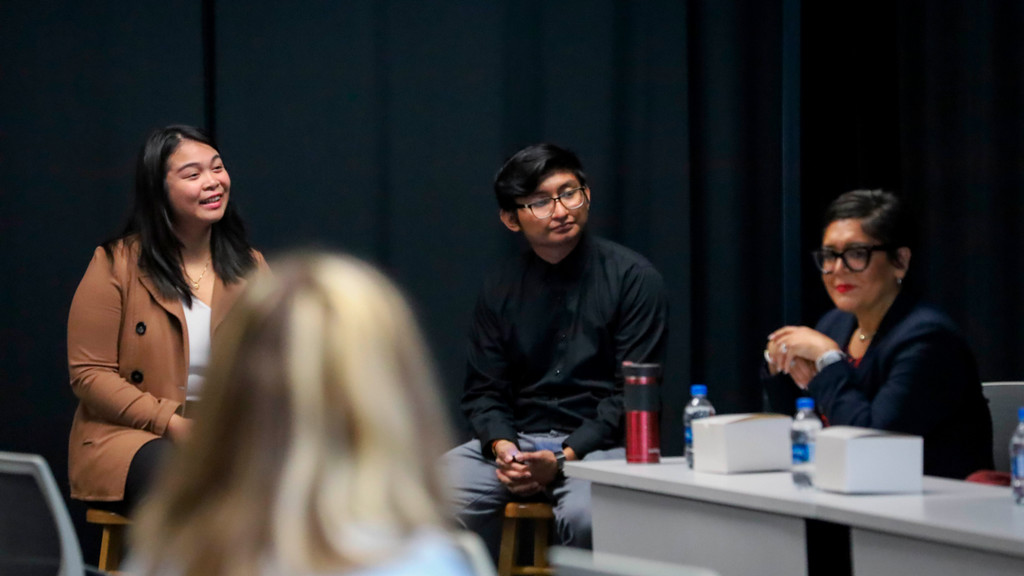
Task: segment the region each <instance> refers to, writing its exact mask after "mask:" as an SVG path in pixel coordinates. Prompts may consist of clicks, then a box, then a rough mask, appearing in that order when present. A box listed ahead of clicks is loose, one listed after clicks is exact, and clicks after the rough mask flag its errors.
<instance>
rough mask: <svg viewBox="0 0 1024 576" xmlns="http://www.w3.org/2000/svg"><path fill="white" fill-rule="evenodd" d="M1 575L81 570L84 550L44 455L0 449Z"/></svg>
mask: <svg viewBox="0 0 1024 576" xmlns="http://www.w3.org/2000/svg"><path fill="white" fill-rule="evenodd" d="M0 502H3V512H2V513H0V574H25V575H31V574H47V575H52V574H57V575H58V576H80V575H82V574H84V567H83V564H82V549H81V548H79V545H78V536H77V535H76V534H75V528H74V526H73V525H72V524H71V515H70V514H68V509H67V506H66V505H65V503H64V499H63V498H62V497H61V494H60V490H59V489H58V488H57V482H56V481H55V480H54V479H53V473H52V472H50V466H49V465H48V464H47V463H46V460H43V458H42V457H41V456H39V455H36V454H18V453H14V452H0Z"/></svg>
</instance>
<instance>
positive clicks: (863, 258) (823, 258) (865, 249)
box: [811, 244, 889, 274]
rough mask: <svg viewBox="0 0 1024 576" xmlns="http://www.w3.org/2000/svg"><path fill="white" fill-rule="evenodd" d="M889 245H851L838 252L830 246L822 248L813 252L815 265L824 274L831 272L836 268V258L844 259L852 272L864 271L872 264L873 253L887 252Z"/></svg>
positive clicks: (844, 262) (847, 267)
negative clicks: (829, 247)
mask: <svg viewBox="0 0 1024 576" xmlns="http://www.w3.org/2000/svg"><path fill="white" fill-rule="evenodd" d="M887 250H889V246H887V245H885V244H878V245H877V246H851V247H849V248H847V249H846V250H843V251H842V252H836V251H835V250H830V249H828V248H820V249H818V250H815V251H814V252H811V257H812V258H814V265H815V266H817V267H818V270H821V273H822V274H831V273H832V272H834V271H835V269H836V260H842V261H843V266H846V269H847V270H849V271H850V272H863V271H864V270H866V269H867V267H868V266H869V265H870V264H871V254H873V253H875V252H885V251H887Z"/></svg>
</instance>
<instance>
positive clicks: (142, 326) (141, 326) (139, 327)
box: [135, 322, 146, 336]
mask: <svg viewBox="0 0 1024 576" xmlns="http://www.w3.org/2000/svg"><path fill="white" fill-rule="evenodd" d="M135 333H136V334H138V335H139V336H142V335H143V334H145V333H146V323H145V322H139V323H138V324H136V325H135Z"/></svg>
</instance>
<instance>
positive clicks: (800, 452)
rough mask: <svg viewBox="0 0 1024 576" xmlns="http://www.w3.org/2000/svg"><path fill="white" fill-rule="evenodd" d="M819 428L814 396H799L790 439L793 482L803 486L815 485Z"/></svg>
mask: <svg viewBox="0 0 1024 576" xmlns="http://www.w3.org/2000/svg"><path fill="white" fill-rule="evenodd" d="M819 430H821V419H820V418H818V415H817V414H816V413H815V412H814V398H797V400H796V416H794V417H793V428H792V430H791V431H790V439H792V441H793V483H794V484H796V485H797V486H799V487H801V488H805V487H809V486H813V485H814V443H815V441H816V440H817V438H818V431H819Z"/></svg>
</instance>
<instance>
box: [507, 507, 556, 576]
mask: <svg viewBox="0 0 1024 576" xmlns="http://www.w3.org/2000/svg"><path fill="white" fill-rule="evenodd" d="M554 518H555V513H554V512H553V511H552V510H551V505H550V504H545V503H543V502H509V503H508V504H507V505H505V521H504V524H503V525H502V528H501V550H500V551H499V552H498V576H513V575H515V574H523V575H541V576H551V575H552V574H554V570H553V569H552V568H551V566H549V565H548V527H549V526H550V524H551V521H552V520H553V519H554ZM520 520H533V565H531V566H520V565H518V564H516V562H518V561H519V558H518V556H519V521H520Z"/></svg>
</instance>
